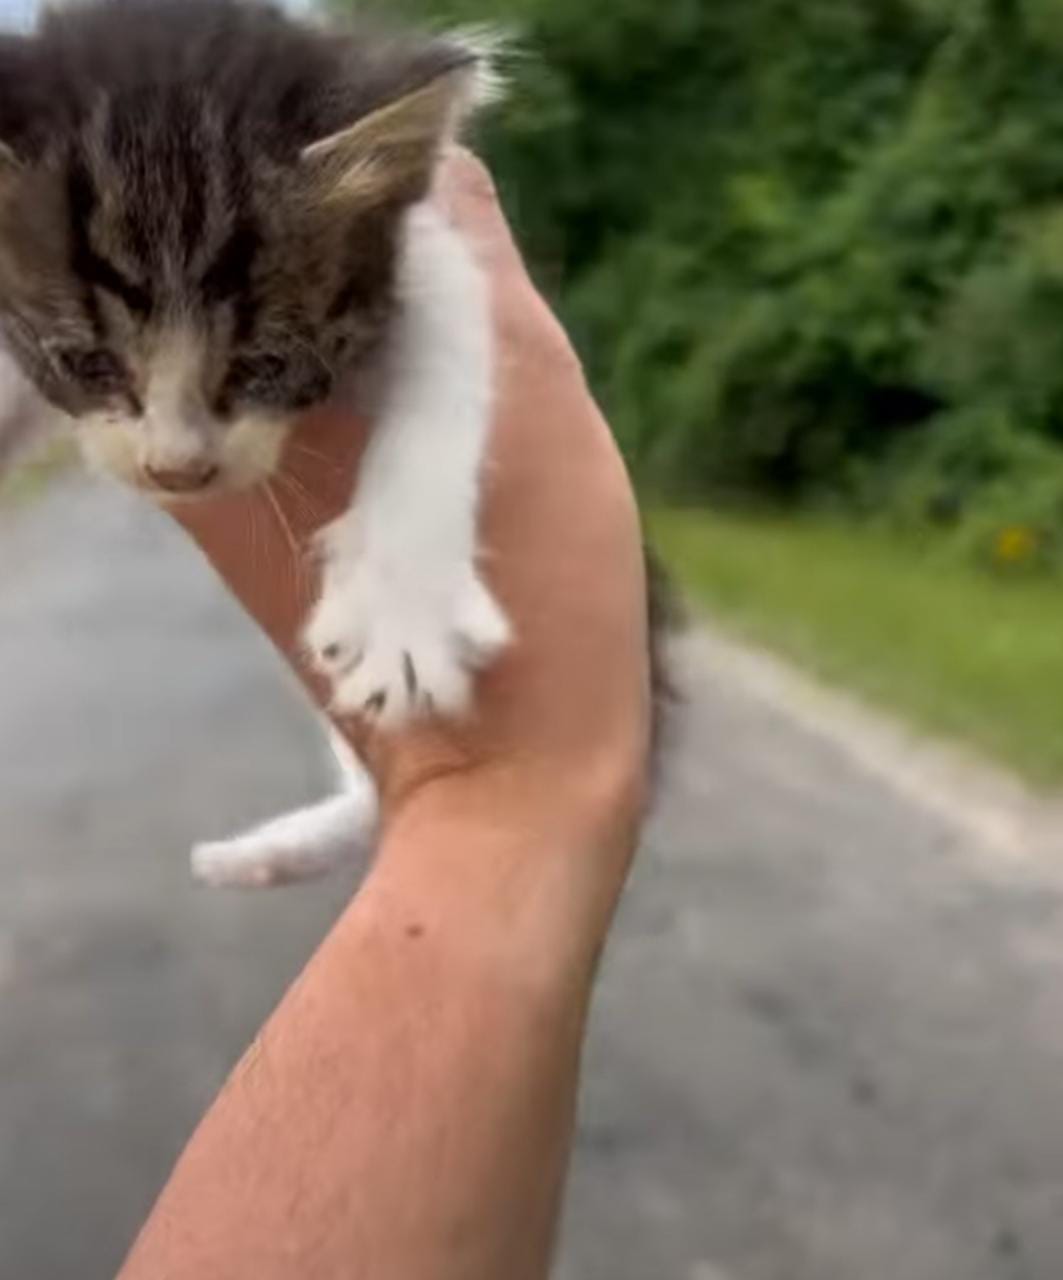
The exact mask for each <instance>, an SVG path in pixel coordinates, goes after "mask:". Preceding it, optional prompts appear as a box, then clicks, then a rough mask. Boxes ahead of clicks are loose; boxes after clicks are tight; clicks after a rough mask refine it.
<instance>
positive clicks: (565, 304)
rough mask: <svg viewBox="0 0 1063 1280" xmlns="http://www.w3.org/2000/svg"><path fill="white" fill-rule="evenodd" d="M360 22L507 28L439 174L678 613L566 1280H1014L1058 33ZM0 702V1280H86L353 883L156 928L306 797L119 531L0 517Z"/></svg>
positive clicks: (228, 667)
mask: <svg viewBox="0 0 1063 1280" xmlns="http://www.w3.org/2000/svg"><path fill="white" fill-rule="evenodd" d="M332 7H333V9H334V10H336V12H337V13H343V12H349V11H350V6H349V5H344V4H343V3H334V4H333V5H332ZM31 11H32V5H31V4H29V3H28V0H0V15H3V17H4V20H5V21H6V22H7V23H9V24H19V23H24V22H26V21H28V20H29V16H30V13H31ZM387 11H388V12H389V13H391V14H401V15H403V16H407V17H410V18H414V19H419V20H425V21H428V22H430V23H432V24H440V25H442V24H446V23H452V22H455V21H456V22H462V23H473V24H476V23H485V22H488V23H501V24H503V25H504V26H505V27H507V28H508V29H510V30H511V31H512V33H513V41H512V44H511V46H510V50H509V52H508V53H507V54H506V55H505V66H506V71H507V73H508V75H509V77H510V82H511V90H510V94H509V97H508V101H507V102H506V103H505V104H504V105H502V106H501V107H500V108H499V109H498V110H497V112H496V113H495V114H494V115H493V117H492V118H491V120H490V121H489V122H487V123H486V124H485V125H484V126H483V127H482V129H481V131H480V133H479V135H478V137H477V145H478V147H479V148H480V149H481V150H482V151H483V152H484V153H485V154H486V155H487V156H488V158H489V159H490V162H491V165H492V168H493V170H494V173H495V175H496V178H497V180H498V182H499V185H500V188H501V191H502V193H503V197H504V199H505V202H506V206H507V209H508V210H509V212H510V214H511V216H512V218H513V220H514V222H515V225H516V226H517V228H518V231H519V233H520V236H521V239H522V243H523V244H524V246H525V248H526V250H527V253H528V255H529V258H530V260H531V262H532V264H533V266H534V270H535V273H536V276H537V279H538V280H539V281H540V283H541V285H542V287H543V288H544V290H545V292H546V293H547V295H548V297H549V298H550V299H551V301H552V302H554V303H555V305H556V306H557V307H558V309H559V311H560V313H561V314H562V316H563V318H564V320H565V322H566V324H567V325H568V327H569V329H570V331H571V333H572V335H573V337H574V339H575V341H576V343H577V346H578V347H579V350H580V352H581V354H582V356H583V358H584V360H585V362H586V366H587V370H588V374H589V376H590V379H591V382H592V384H593V386H594V388H595V390H596V392H597V394H598V395H599V397H600V398H601V400H602V403H603V405H604V406H605V408H606V411H607V413H608V416H609V418H610V420H611V422H612V423H613V426H614V428H615V430H616V433H617V436H618V438H619V440H620V442H621V445H622V447H623V449H624V452H625V454H626V456H627V458H628V461H629V464H630V466H631V469H632V473H633V475H634V477H635V479H636V483H637V485H638V488H639V491H640V494H641V497H642V501H643V504H644V509H645V513H646V519H647V523H648V525H649V527H650V529H651V532H652V535H653V538H654V541H655V542H656V543H657V544H658V545H659V547H660V548H661V550H662V552H663V553H664V555H665V558H666V559H667V560H668V562H669V564H670V566H671V567H672V570H673V572H674V574H675V575H676V577H677V579H678V580H679V581H680V582H681V583H682V585H683V587H684V589H685V592H686V594H687V596H688V598H689V600H690V602H691V606H692V608H691V624H690V626H689V628H688V631H687V634H686V636H685V637H684V639H683V640H682V642H681V644H680V645H679V647H678V653H677V660H678V662H679V664H680V668H681V670H682V681H683V686H684V693H685V704H684V707H683V710H682V713H681V715H680V716H679V717H678V722H677V726H676V730H675V733H674V741H673V743H672V746H671V751H670V756H669V767H668V769H667V776H666V781H665V784H664V787H663V791H662V795H661V797H660V802H659V804H658V806H657V810H656V813H655V816H654V818H653V821H652V823H651V825H650V828H649V830H648V832H647V837H646V841H645V848H644V851H643V855H642V857H641V859H640V862H639V865H638V868H637V870H636V874H635V876H634V879H633V882H632V886H631V889H630V892H629V894H628V897H627V900H626V902H625V906H624V909H623V912H622V915H621V919H620V921H619V925H618V928H617V931H616V935H615V938H614V940H613V944H612V946H611V949H610V952H609V954H608V956H607V958H606V962H605V967H604V972H603V978H602V983H601V987H600V991H599V996H598V1000H597V1003H596V1008H595V1014H594V1023H593V1030H592V1036H591V1041H590V1046H589V1049H588V1055H587V1066H586V1076H585V1088H584V1097H583V1104H582V1109H581V1117H580V1126H579V1134H578V1139H577V1147H576V1158H575V1165H574V1171H573V1176H572V1182H571V1188H570V1195H569V1201H568V1208H567V1213H566V1220H565V1227H564V1232H563V1238H562V1246H561V1251H560V1256H559V1261H558V1269H557V1280H897V1277H903V1280H1058V1277H1059V1276H1061V1275H1063V803H1061V802H1060V799H1059V796H1060V795H1061V794H1063V791H1061V786H1063V0H403V2H402V3H401V4H395V5H392V6H390V7H389V8H388V10H387ZM0 664H2V665H0V670H3V671H6V672H8V673H9V674H8V676H7V677H0V1277H4V1278H5V1280H6V1277H12V1280H14V1278H15V1277H19V1278H21V1277H30V1278H32V1280H67V1277H78V1280H84V1278H86V1277H88V1278H90V1280H91V1278H94V1277H106V1276H108V1275H111V1274H113V1272H114V1270H115V1268H116V1267H117V1265H118V1262H119V1260H120V1258H121V1256H122V1253H123V1251H124V1248H125V1246H126V1245H127V1243H128V1241H129V1239H130V1237H131V1234H132V1233H133V1231H134V1230H135V1229H136V1226H137V1225H138V1223H139V1221H140V1220H141V1218H142V1217H143V1215H144V1213H145V1212H146V1211H147V1208H148V1207H149V1205H150V1204H151V1201H152V1199H153V1197H154V1194H155V1193H156V1191H157V1189H158V1187H159V1185H160V1183H161V1181H162V1179H163V1178H164V1177H165V1174H166V1172H167V1170H168V1168H169V1166H170V1164H171V1162H172V1160H173V1158H174V1157H175V1156H176V1154H177V1152H178V1150H179V1149H180V1145H181V1143H182V1142H183V1140H184V1139H185V1137H186V1136H187V1134H188V1132H189V1130H190V1128H191V1126H192V1125H193V1124H194V1122H195V1120H196V1118H197V1117H198V1115H199V1114H200V1113H201V1112H202V1110H203V1108H204V1107H205V1106H206V1105H207V1103H208V1102H209V1100H210V1098H211V1096H212V1095H213V1093H214V1092H215V1091H216V1089H217V1087H218V1086H219V1085H220V1083H221V1081H222V1080H223V1079H224V1076H225V1073H226V1071H227V1070H228V1069H229V1067H230V1066H231V1065H232V1063H233V1062H234V1061H235V1059H236V1057H237V1056H238V1055H239V1053H240V1051H241V1049H242V1048H243V1047H244V1045H245V1044H246V1043H247V1041H248V1039H249V1038H250V1036H251V1035H252V1034H253V1033H254V1030H255V1029H256V1027H257V1026H258V1025H259V1024H260V1022H261V1020H262V1019H263V1018H264V1017H265V1016H266V1014H267V1013H268V1011H269V1009H270V1008H271V1007H272V1005H273V1004H274V1003H275V1002H276V1000H277V999H278V998H279V996H280V994H281V993H282V992H283V990H284V988H285V987H286V985H287V984H288V983H289V982H290V981H291V979H292V978H293V977H294V976H295V974H296V973H297V972H298V969H299V967H300V965H301V964H302V963H303V962H304V960H305V958H306V957H307V956H308V955H309V954H310V952H311V950H312V949H313V947H314V945H315V944H316V942H317V941H318V940H319V938H320V937H321V936H322V934H323V932H324V930H325V929H326V928H327V926H328V923H329V921H330V920H331V919H332V918H333V916H334V915H335V913H336V912H337V911H338V910H339V908H340V906H341V904H342V903H343V901H344V900H345V897H346V896H347V895H349V893H350V891H351V888H352V884H351V882H350V880H349V879H348V880H344V879H342V878H341V879H340V880H339V881H338V882H335V883H329V884H325V885H322V886H318V887H315V888H309V889H298V890H289V891H285V892H284V893H282V894H277V895H263V896H257V897H256V896H247V897H239V896H237V897H232V896H225V895H212V894H208V893H203V892H198V891H196V890H195V889H194V888H193V887H192V886H191V885H190V884H189V882H188V875H187V869H186V863H185V850H186V848H187V846H188V845H189V844H190V843H191V842H192V840H194V839H196V838H198V837H200V836H202V835H208V836H209V835H215V834H222V833H224V832H225V831H226V830H228V829H230V828H232V827H235V826H237V825H239V824H240V823H242V822H245V821H250V820H252V819H255V818H259V817H264V816H267V815H269V814H271V813H272V812H274V811H276V810H277V809H279V808H280V807H282V806H283V805H285V804H288V803H294V802H296V801H299V800H301V799H304V798H310V797H312V796H314V795H315V794H317V793H319V792H320V791H322V790H323V789H324V788H325V787H326V786H327V783H328V771H327V768H326V766H325V763H324V761H323V760H322V758H321V755H320V750H319V748H318V746H317V743H316V738H315V733H314V729H313V726H312V724H310V723H309V722H308V718H307V713H306V710H305V707H304V706H303V704H302V700H301V697H300V695H299V694H298V692H297V691H295V690H293V688H292V687H291V683H290V681H289V680H288V678H287V677H286V675H285V673H284V672H283V671H281V670H280V668H279V665H278V663H277V662H276V660H275V659H274V657H273V655H272V654H271V653H270V652H269V651H268V650H267V649H266V647H265V645H264V644H263V643H262V642H261V641H260V640H259V638H258V637H257V636H256V635H255V634H254V633H253V632H252V630H251V629H250V627H249V626H248V625H247V624H246V623H245V622H244V620H243V619H242V618H241V617H240V616H239V615H238V613H237V611H236V610H235V609H234V608H233V606H232V605H231V604H229V602H228V601H227V600H226V599H225V598H224V597H223V596H222V594H221V592H220V590H219V588H218V587H217V585H216V584H215V583H214V582H213V580H212V579H211V578H210V576H209V574H208V573H207V572H206V571H205V569H204V567H203V566H202V564H200V562H199V561H198V559H197V557H196V556H195V554H194V553H192V552H191V551H190V550H189V549H188V548H187V547H186V546H184V545H183V543H182V542H181V541H180V539H179V538H178V537H177V536H176V535H175V534H174V532H173V531H172V530H171V529H170V528H169V527H168V526H167V525H166V524H165V522H164V521H163V520H161V519H160V518H159V517H158V516H156V515H154V514H153V513H152V512H150V511H148V510H146V509H142V507H141V506H140V505H138V504H137V503H135V502H133V501H132V500H131V499H130V498H128V497H127V496H125V495H122V494H118V493H116V492H114V491H112V490H111V489H109V488H105V487H102V486H99V485H97V484H94V483H89V482H87V481H85V480H83V479H81V478H79V477H78V476H77V475H76V474H70V473H68V472H65V471H64V472H62V473H60V474H59V475H55V474H53V472H52V471H51V470H50V469H49V468H41V467H38V468H37V469H36V470H34V471H31V472H29V473H24V474H23V475H22V476H20V477H18V478H17V482H16V483H14V484H10V483H9V484H8V486H7V489H6V490H5V493H4V498H3V502H2V504H0Z"/></svg>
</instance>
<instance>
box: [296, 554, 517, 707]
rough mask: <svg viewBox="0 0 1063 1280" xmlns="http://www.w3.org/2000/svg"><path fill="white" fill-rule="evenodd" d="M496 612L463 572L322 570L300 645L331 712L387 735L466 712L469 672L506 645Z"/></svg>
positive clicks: (367, 563) (370, 566) (505, 628)
mask: <svg viewBox="0 0 1063 1280" xmlns="http://www.w3.org/2000/svg"><path fill="white" fill-rule="evenodd" d="M509 636H510V629H509V623H508V622H507V621H506V618H505V615H504V614H503V613H502V610H501V609H500V608H499V606H498V605H497V604H496V603H495V601H494V599H493V598H492V596H491V594H490V592H489V591H488V590H487V588H486V587H485V586H484V585H483V583H482V582H481V581H480V580H479V578H477V576H476V574H475V572H474V571H473V570H472V568H471V567H465V568H463V570H462V571H461V572H459V573H457V574H449V575H448V574H443V573H436V574H434V575H433V574H432V573H431V572H425V566H422V567H421V569H420V570H419V571H416V572H414V573H412V574H403V573H394V572H388V571H386V570H385V569H383V568H382V567H381V566H377V565H375V564H374V563H373V561H372V560H371V559H370V558H369V557H366V558H364V559H360V560H359V561H357V562H356V563H355V564H354V565H352V566H350V568H348V569H347V570H346V571H344V570H343V569H342V568H341V567H340V566H339V565H333V566H329V567H328V568H327V569H326V573H325V578H324V587H323V592H322V597H321V601H320V603H319V604H318V606H317V608H316V610H315V612H314V614H313V616H312V618H311V620H310V624H309V626H308V627H307V630H306V636H305V640H306V644H307V646H308V648H309V650H310V654H311V656H312V658H313V660H314V662H315V663H316V664H317V666H318V667H319V669H320V670H321V671H322V672H323V673H324V674H325V675H326V676H328V678H329V679H330V681H331V683H332V690H333V708H334V709H335V710H336V711H337V712H340V713H347V714H354V715H360V716H363V717H368V718H370V719H373V720H375V721H376V722H377V723H379V724H380V725H382V726H384V727H386V728H396V727H397V726H399V725H401V724H404V723H406V722H407V721H409V720H411V719H413V718H415V717H417V716H421V715H431V714H434V713H438V714H442V715H458V714H460V713H461V712H462V711H464V710H465V709H466V707H467V706H468V702H469V696H470V692H471V685H472V677H473V674H474V673H475V672H476V671H478V670H479V669H480V668H481V667H483V666H485V665H486V664H487V663H488V662H490V660H491V659H492V658H493V657H494V656H495V655H496V654H497V653H498V652H499V651H500V650H501V649H503V648H504V647H505V645H506V643H507V642H508V640H509Z"/></svg>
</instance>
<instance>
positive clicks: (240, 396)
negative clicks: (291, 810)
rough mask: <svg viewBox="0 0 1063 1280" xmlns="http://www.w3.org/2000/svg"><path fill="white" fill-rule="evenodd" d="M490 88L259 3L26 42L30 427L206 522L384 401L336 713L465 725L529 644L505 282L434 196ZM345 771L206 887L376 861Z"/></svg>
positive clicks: (5, 204) (101, 9) (1, 102)
mask: <svg viewBox="0 0 1063 1280" xmlns="http://www.w3.org/2000/svg"><path fill="white" fill-rule="evenodd" d="M483 83H484V68H483V59H482V57H480V56H479V55H478V54H477V53H476V52H475V51H474V50H473V49H472V48H470V46H469V45H468V43H466V42H463V41H460V40H457V39H434V38H427V37H418V36H415V35H409V36H402V37H394V36H391V37H384V36H381V35H379V34H374V33H370V32H367V31H364V30H358V29H356V30H353V31H346V32H339V31H334V30H326V29H324V28H323V27H318V26H314V25H310V24H305V23H300V22H297V21H295V20H293V19H292V18H290V17H288V16H286V15H284V14H283V13H282V12H280V11H279V10H277V9H275V8H272V7H269V6H268V5H265V4H259V3H254V2H253V0H90V2H89V3H87V4H80V5H77V6H75V7H70V8H65V9H50V10H48V11H46V12H45V14H44V16H43V18H42V20H41V23H40V26H39V29H38V30H37V32H36V33H35V34H33V35H30V36H15V35H9V36H5V37H2V38H0V334H2V338H3V343H4V345H5V346H6V350H7V353H8V363H7V364H6V365H5V366H4V368H2V369H0V386H3V385H4V384H6V385H7V388H8V391H9V393H10V394H9V404H14V403H15V402H16V401H17V405H18V413H17V417H18V420H19V422H20V423H22V424H24V423H25V421H26V418H27V413H28V412H29V411H28V410H27V404H29V403H30V401H31V400H32V401H33V403H34V405H35V407H36V409H43V407H44V406H48V407H49V408H50V409H51V410H53V411H58V413H59V414H60V415H61V416H63V417H65V418H69V419H73V420H74V421H75V423H76V436H77V439H78V441H79V442H80V444H81V447H82V450H83V452H84V454H85V456H86V458H87V459H88V461H89V462H90V463H91V464H92V465H93V466H95V467H97V468H101V469H103V470H104V471H106V472H108V473H110V474H111V475H114V476H116V477H118V478H120V479H121V480H123V481H125V482H127V483H129V484H130V485H133V486H134V487H136V488H138V489H140V490H142V491H143V492H145V493H147V494H149V495H154V496H156V497H158V498H159V499H161V500H165V501H167V502H169V501H172V500H174V499H175V498H180V499H181V500H185V501H188V500H192V499H195V498H197V497H200V496H203V495H207V494H212V493H217V492H219V491H221V490H225V489H234V488H242V487H248V486H253V485H255V484H258V483H260V482H262V481H264V480H266V479H267V478H268V477H269V476H270V475H271V473H272V472H273V471H274V469H275V468H276V467H277V465H278V461H279V458H280V454H281V450H282V446H283V444H284V441H285V437H286V434H287V432H288V430H289V428H290V426H291V424H292V423H293V421H294V420H295V418H296V417H297V415H298V414H299V413H300V412H301V411H303V410H305V409H307V408H308V407H310V406H312V405H314V404H317V403H319V402H321V401H323V400H325V399H326V398H327V397H329V396H331V395H333V394H336V393H337V392H338V393H339V394H349V392H348V391H346V390H345V388H347V387H349V386H351V385H354V384H355V382H356V383H357V385H358V386H360V387H361V388H363V391H364V389H365V388H366V387H371V388H373V389H374V390H373V392H372V395H373V401H372V420H373V430H372V434H371V439H370V443H369V445H368V448H367V452H366V455H365V458H364V461H363V464H362V466H361V470H360V476H359V480H358V485H357V493H356V494H355V495H354V496H353V498H352V502H351V506H350V508H349V510H348V511H347V512H346V513H345V514H344V515H343V516H341V518H340V519H339V520H337V521H336V522H335V523H334V524H333V525H332V526H331V527H330V528H329V529H327V530H326V531H325V534H324V537H323V549H324V551H323V554H324V562H323V576H322V587H321V595H320V600H319V602H318V604H317V607H316V609H315V611H314V612H313V614H312V617H311V619H310V622H309V625H308V628H307V632H306V642H307V646H308V649H309V651H310V653H311V654H312V655H313V657H314V659H315V660H316V662H317V663H318V665H319V666H320V667H321V669H322V670H323V671H324V672H325V673H326V674H327V675H328V677H329V678H330V679H331V681H332V688H333V695H334V705H335V707H336V709H337V710H339V711H344V712H351V713H358V714H362V715H370V716H375V717H376V718H377V719H378V720H380V721H381V722H383V723H386V724H388V725H396V724H398V723H401V722H402V721H404V720H407V719H408V718H410V717H412V716H415V715H417V714H419V713H421V712H424V711H430V710H436V711H440V712H443V713H456V712H459V711H461V710H462V708H463V707H464V706H465V705H466V702H467V699H468V696H469V689H470V680H471V676H472V674H473V672H474V671H475V669H476V668H478V667H480V666H482V665H483V664H485V663H487V662H488V661H489V660H490V659H491V658H492V657H493V656H494V655H495V654H497V653H498V651H499V650H500V649H501V648H502V647H503V646H504V645H505V644H506V642H507V638H508V627H507V623H506V619H505V617H504V616H503V614H502V612H501V611H500V609H499V608H498V606H497V604H496V603H495V601H494V600H493V599H492V597H491V595H490V594H489V592H488V590H487V589H486V587H485V586H484V584H483V582H482V581H481V579H480V577H479V576H478V574H477V571H476V565H475V555H476V518H477V501H478V488H479V486H478V479H479V470H480V465H481V460H482V455H483V451H484V443H485V438H486V433H487V427H488V415H489V409H490V399H491V345H490V328H489V322H488V314H487V301H486V291H485V282H484V280H483V279H482V278H481V274H480V271H479V269H478V268H477V266H476V265H475V263H474V262H473V260H472V257H471V255H470V252H469V250H468V249H467V247H466V246H465V244H464V243H463V241H462V240H461V238H460V237H459V235H458V234H457V233H456V232H455V231H454V230H453V229H452V228H451V227H450V226H449V225H448V224H447V223H446V222H444V221H443V220H442V219H441V217H440V216H439V215H438V214H437V213H436V211H435V210H434V209H433V208H432V207H431V206H430V205H429V204H428V203H426V199H425V197H426V196H427V194H428V190H429V186H430V183H431V179H432V174H433V170H434V167H435V164H436V162H437V159H438V157H439V155H440V151H441V149H442V147H443V146H444V145H445V143H446V142H447V141H448V140H449V139H451V138H452V137H454V136H455V134H456V132H457V131H458V129H459V128H460V126H461V124H462V122H463V121H464V119H465V118H466V116H467V115H468V114H469V113H470V111H471V110H472V109H473V108H474V106H475V105H476V103H477V101H478V96H479V94H480V91H481V87H482V85H483ZM352 379H353V381H352ZM15 381H17V382H18V386H17V387H15V386H13V385H12V384H13V383H14V382H15ZM340 750H341V752H342V751H343V750H345V748H342V747H340ZM347 764H348V766H349V767H348V778H349V781H348V786H347V788H346V789H345V791H344V792H343V794H341V795H339V796H336V797H334V798H332V799H330V800H327V801H325V802H324V803H323V804H321V805H317V806H313V807H311V808H310V809H307V810H303V811H301V812H300V813H297V814H294V815H288V816H287V817H285V818H282V819H278V820H277V821H276V822H274V823H271V824H268V825H267V826H266V827H263V828H260V829H258V830H256V831H254V832H250V833H248V834H247V835H244V836H241V837H238V838H237V839H235V840H233V841H227V842H223V843H221V844H213V845H206V846H200V847H199V848H198V849H197V850H196V852H195V855H194V865H195V867H196V870H197V872H198V874H199V875H200V876H201V877H203V878H205V879H207V880H210V881H211V882H213V883H273V882H276V881H278V880H283V879H291V878H297V877H299V876H302V875H306V874H311V873H315V872H317V871H320V870H322V869H324V867H326V866H327V865H330V864H331V863H332V862H333V861H335V860H336V859H337V858H339V857H341V856H344V855H346V854H348V853H351V852H353V851H354V850H356V849H357V848H358V847H359V846H361V845H364V844H365V843H366V842H367V841H368V840H370V839H371V837H372V827H373V823H374V821H375V798H374V795H373V792H372V788H371V786H370V784H369V782H368V777H367V775H366V774H365V773H364V771H362V770H361V769H360V768H359V767H358V766H357V762H355V761H353V760H350V759H348V760H347Z"/></svg>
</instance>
